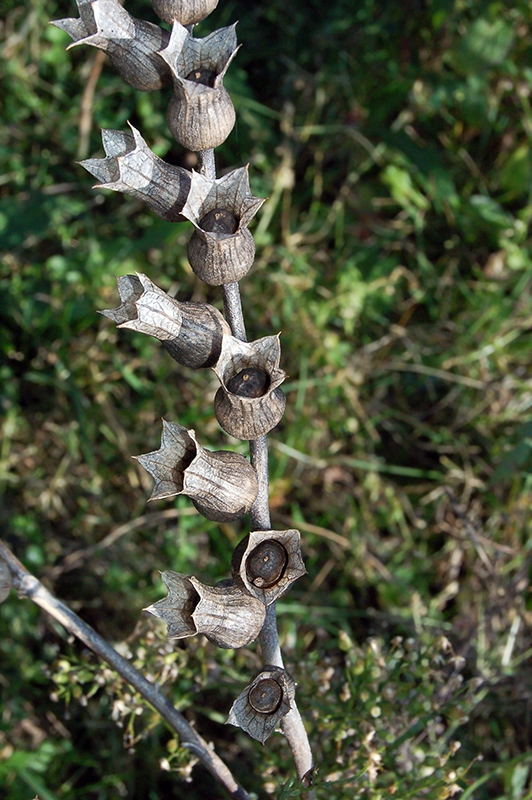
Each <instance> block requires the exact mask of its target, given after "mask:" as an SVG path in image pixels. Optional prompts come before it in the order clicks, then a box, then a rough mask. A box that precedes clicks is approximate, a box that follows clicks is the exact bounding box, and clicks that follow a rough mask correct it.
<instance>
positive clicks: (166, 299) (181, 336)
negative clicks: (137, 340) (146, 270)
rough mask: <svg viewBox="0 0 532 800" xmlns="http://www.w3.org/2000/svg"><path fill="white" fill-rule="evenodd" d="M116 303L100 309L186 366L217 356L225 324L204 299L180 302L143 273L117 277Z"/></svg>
mask: <svg viewBox="0 0 532 800" xmlns="http://www.w3.org/2000/svg"><path fill="white" fill-rule="evenodd" d="M117 284H118V293H119V295H120V301H121V302H120V305H119V306H118V308H113V309H107V310H105V311H102V312H101V313H102V314H103V315H104V316H106V317H109V319H112V320H113V321H114V322H116V323H117V325H118V327H119V328H130V329H131V330H134V331H140V332H141V333H145V334H147V335H149V336H154V337H155V338H156V339H158V340H159V341H160V342H161V344H162V345H163V347H164V348H165V350H167V351H168V352H169V353H170V355H171V356H172V358H174V359H175V360H176V361H178V362H179V363H180V364H183V365H184V366H186V367H192V368H194V369H199V368H201V367H211V366H212V365H213V364H215V363H216V361H217V359H218V358H219V355H220V352H221V348H222V339H223V336H224V335H227V334H228V333H229V331H230V328H229V325H228V324H227V322H226V321H225V319H224V318H223V317H222V315H221V314H220V312H219V311H218V310H217V309H216V308H214V306H211V305H209V304H208V303H188V302H187V303H181V302H179V300H175V299H174V298H173V297H170V295H168V294H167V293H166V292H164V291H163V290H162V289H159V287H158V286H156V285H155V284H154V283H153V282H152V281H151V280H150V279H149V278H148V277H147V276H146V275H142V274H141V273H139V274H138V275H123V276H120V277H119V278H117Z"/></svg>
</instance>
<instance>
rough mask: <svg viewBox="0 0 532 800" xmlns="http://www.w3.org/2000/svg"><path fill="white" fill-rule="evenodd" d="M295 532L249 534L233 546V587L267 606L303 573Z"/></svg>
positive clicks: (303, 567)
mask: <svg viewBox="0 0 532 800" xmlns="http://www.w3.org/2000/svg"><path fill="white" fill-rule="evenodd" d="M300 540H301V534H300V533H299V531H296V530H288V531H252V532H251V533H250V534H248V536H246V537H245V538H244V539H242V541H241V542H240V543H239V544H238V546H237V547H236V549H235V551H234V553H233V558H232V561H231V571H232V573H233V579H234V581H235V583H236V584H237V586H240V587H241V588H242V589H245V590H246V591H247V592H249V593H250V594H251V595H253V597H256V598H257V599H258V600H261V601H262V602H263V603H264V604H265V605H270V603H273V602H274V601H275V600H277V599H278V598H279V597H280V596H281V595H282V594H284V593H285V592H286V591H287V590H288V589H289V588H290V586H291V585H292V584H293V583H294V581H296V580H297V579H298V578H300V577H301V576H302V575H305V574H306V572H307V570H306V569H305V565H304V564H303V558H302V556H301V544H300Z"/></svg>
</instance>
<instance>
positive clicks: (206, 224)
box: [200, 208, 238, 233]
mask: <svg viewBox="0 0 532 800" xmlns="http://www.w3.org/2000/svg"><path fill="white" fill-rule="evenodd" d="M200 228H201V229H202V230H204V231H207V233H236V232H237V230H238V220H237V218H236V217H235V215H234V214H233V212H232V211H229V209H228V208H213V210H212V211H209V213H208V214H205V216H204V217H203V219H201V220H200Z"/></svg>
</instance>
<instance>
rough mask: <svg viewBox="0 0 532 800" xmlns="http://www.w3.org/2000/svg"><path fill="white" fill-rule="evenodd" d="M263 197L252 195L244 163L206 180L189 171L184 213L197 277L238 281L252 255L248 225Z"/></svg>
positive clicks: (220, 281) (219, 281) (217, 283)
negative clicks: (189, 176)
mask: <svg viewBox="0 0 532 800" xmlns="http://www.w3.org/2000/svg"><path fill="white" fill-rule="evenodd" d="M263 202H264V200H262V199H261V198H259V197H253V195H252V194H251V190H250V188H249V175H248V169H247V167H241V168H239V169H235V170H233V171H232V172H229V173H228V174H227V175H224V176H223V177H222V178H218V179H216V180H209V178H205V177H204V176H203V175H200V174H199V173H197V172H193V173H192V180H191V184H190V191H189V193H188V197H187V202H186V203H185V205H184V207H183V216H184V217H186V218H187V219H189V220H190V221H191V222H192V224H193V225H194V228H195V230H194V233H193V235H192V238H191V240H190V243H189V246H188V259H189V261H190V265H191V267H192V269H193V270H194V272H195V273H196V275H197V276H198V278H201V280H202V281H205V282H206V283H208V284H210V285H211V286H220V285H221V284H223V283H233V282H234V281H239V280H240V279H241V278H243V277H244V275H246V274H247V272H248V271H249V269H250V267H251V265H252V264H253V259H254V258H255V241H254V239H253V236H252V235H251V233H250V232H249V230H248V227H247V226H248V225H249V223H250V222H251V220H252V219H253V217H254V216H255V214H256V213H257V211H258V210H259V208H260V207H261V205H262V204H263Z"/></svg>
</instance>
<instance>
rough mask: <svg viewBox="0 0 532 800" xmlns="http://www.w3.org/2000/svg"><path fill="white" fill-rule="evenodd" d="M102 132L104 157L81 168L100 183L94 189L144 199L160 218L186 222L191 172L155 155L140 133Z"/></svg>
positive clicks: (87, 161)
mask: <svg viewBox="0 0 532 800" xmlns="http://www.w3.org/2000/svg"><path fill="white" fill-rule="evenodd" d="M129 127H130V128H131V133H125V132H122V131H111V130H102V143H103V149H104V150H105V156H106V157H105V158H87V159H85V161H81V162H80V163H81V166H82V167H85V169H86V170H87V172H90V173H91V175H94V177H95V178H97V179H98V180H99V181H100V183H98V184H96V186H94V187H93V188H94V189H112V191H113V192H124V193H125V194H129V195H131V197H136V198H137V199H139V200H143V201H144V202H145V203H146V205H148V206H149V208H151V210H152V211H153V212H154V213H155V214H157V216H159V217H162V218H163V219H166V220H168V221H169V222H180V221H182V220H183V219H184V217H182V216H181V211H182V209H183V206H184V204H185V201H186V199H187V195H188V192H189V189H190V178H191V175H190V172H188V170H186V169H183V167H177V166H174V165H173V164H167V163H166V162H165V161H163V160H162V159H161V158H159V157H158V156H156V155H155V153H153V152H152V151H151V150H150V148H149V147H148V145H147V144H146V142H145V141H144V139H143V138H142V136H141V135H140V133H139V131H138V130H137V129H136V128H134V127H133V125H131V124H130V125H129Z"/></svg>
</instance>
